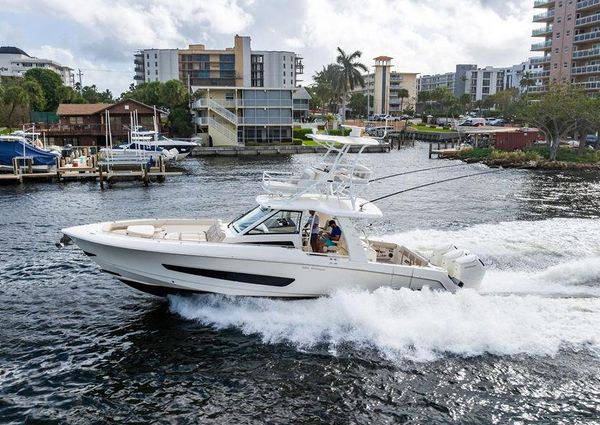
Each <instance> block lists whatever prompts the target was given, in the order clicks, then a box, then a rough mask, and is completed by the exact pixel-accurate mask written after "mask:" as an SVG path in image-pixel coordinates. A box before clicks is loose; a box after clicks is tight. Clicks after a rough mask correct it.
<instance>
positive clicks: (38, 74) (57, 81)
mask: <svg viewBox="0 0 600 425" xmlns="http://www.w3.org/2000/svg"><path fill="white" fill-rule="evenodd" d="M25 79H26V80H35V81H37V82H38V83H39V85H40V86H41V87H42V91H43V93H44V99H45V109H44V111H49V112H54V111H56V108H58V104H59V99H58V90H59V87H61V86H62V85H63V82H62V79H61V78H60V75H58V74H57V73H56V72H54V71H51V70H49V69H45V68H32V69H30V70H29V71H27V72H26V73H25Z"/></svg>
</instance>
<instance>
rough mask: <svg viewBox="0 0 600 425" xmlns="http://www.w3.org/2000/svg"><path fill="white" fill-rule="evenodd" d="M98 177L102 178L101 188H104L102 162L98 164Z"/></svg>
mask: <svg viewBox="0 0 600 425" xmlns="http://www.w3.org/2000/svg"><path fill="white" fill-rule="evenodd" d="M98 178H99V179H100V189H102V190H104V178H103V176H102V164H99V165H98Z"/></svg>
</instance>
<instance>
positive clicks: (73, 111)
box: [56, 99, 167, 116]
mask: <svg viewBox="0 0 600 425" xmlns="http://www.w3.org/2000/svg"><path fill="white" fill-rule="evenodd" d="M126 102H133V103H137V104H138V105H141V106H144V107H146V108H148V109H150V110H152V109H153V107H152V106H150V105H146V104H145V103H142V102H140V101H138V100H135V99H123V100H121V101H119V102H115V103H61V104H60V105H58V109H57V111H56V115H59V116H61V115H62V116H68V115H94V114H97V113H100V112H102V111H104V110H105V109H108V108H112V107H114V106H117V105H120V104H122V103H126ZM156 112H158V113H159V114H167V111H165V110H163V109H159V108H156Z"/></svg>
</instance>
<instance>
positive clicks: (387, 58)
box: [373, 56, 394, 61]
mask: <svg viewBox="0 0 600 425" xmlns="http://www.w3.org/2000/svg"><path fill="white" fill-rule="evenodd" d="M392 59H394V58H392V57H390V56H377V57H376V58H373V60H374V61H391V60H392Z"/></svg>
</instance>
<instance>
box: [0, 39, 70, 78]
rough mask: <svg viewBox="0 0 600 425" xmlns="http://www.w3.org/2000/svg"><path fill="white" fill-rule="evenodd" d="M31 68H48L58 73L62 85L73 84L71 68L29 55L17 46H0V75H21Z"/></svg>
mask: <svg viewBox="0 0 600 425" xmlns="http://www.w3.org/2000/svg"><path fill="white" fill-rule="evenodd" d="M33 68H46V69H50V70H52V71H54V72H56V73H57V74H58V75H60V77H61V79H62V81H63V84H64V85H66V86H73V83H74V77H73V69H72V68H69V67H68V66H64V65H61V64H59V63H57V62H54V61H51V60H49V59H40V58H36V57H33V56H29V55H28V54H27V53H25V52H24V51H23V50H21V49H19V48H17V47H12V46H2V47H0V76H3V77H23V76H24V75H25V73H26V72H27V71H29V70H30V69H33Z"/></svg>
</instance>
